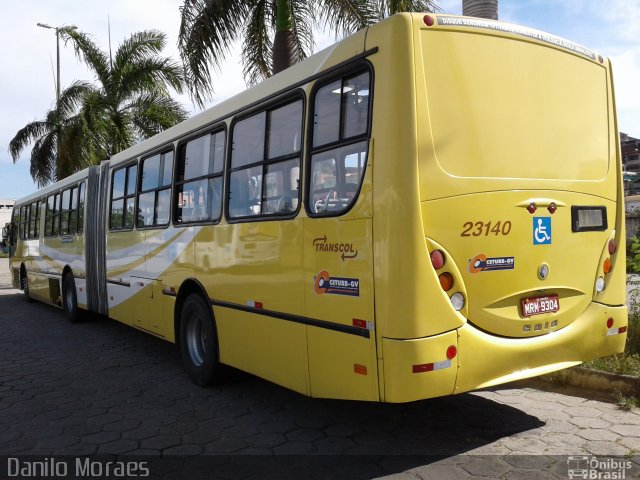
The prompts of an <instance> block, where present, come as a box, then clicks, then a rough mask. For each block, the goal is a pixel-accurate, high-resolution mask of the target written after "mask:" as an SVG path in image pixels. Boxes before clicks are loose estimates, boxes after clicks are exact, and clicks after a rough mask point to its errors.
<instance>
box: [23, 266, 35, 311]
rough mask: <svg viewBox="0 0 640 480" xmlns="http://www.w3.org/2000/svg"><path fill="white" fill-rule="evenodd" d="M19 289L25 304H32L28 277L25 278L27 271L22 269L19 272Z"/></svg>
mask: <svg viewBox="0 0 640 480" xmlns="http://www.w3.org/2000/svg"><path fill="white" fill-rule="evenodd" d="M20 288H21V289H22V292H23V293H24V298H25V299H26V300H27V302H29V303H31V302H33V298H31V296H30V295H29V277H28V276H27V270H26V269H25V268H24V267H23V268H22V270H20Z"/></svg>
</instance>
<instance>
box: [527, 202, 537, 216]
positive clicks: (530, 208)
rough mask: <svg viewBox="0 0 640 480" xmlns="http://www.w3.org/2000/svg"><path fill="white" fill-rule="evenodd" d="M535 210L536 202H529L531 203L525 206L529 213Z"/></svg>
mask: <svg viewBox="0 0 640 480" xmlns="http://www.w3.org/2000/svg"><path fill="white" fill-rule="evenodd" d="M536 210H537V208H536V204H535V203H533V202H531V203H530V204H529V206H528V207H527V212H529V213H531V214H533V213H536Z"/></svg>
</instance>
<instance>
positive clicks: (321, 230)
mask: <svg viewBox="0 0 640 480" xmlns="http://www.w3.org/2000/svg"><path fill="white" fill-rule="evenodd" d="M370 175H371V174H370V169H369V170H368V173H365V186H363V188H362V191H361V194H360V197H359V199H358V201H357V202H356V205H355V206H354V209H353V210H352V212H351V213H352V214H353V215H354V216H357V215H359V214H362V213H363V212H364V211H366V210H367V207H369V208H370ZM371 228H372V222H371V220H370V219H368V218H366V219H364V218H359V219H353V220H342V219H335V218H327V219H304V230H305V241H304V250H305V256H304V262H305V263H304V288H305V290H304V297H305V302H306V316H307V317H308V318H310V319H314V320H320V321H323V322H328V323H329V324H335V325H336V326H337V327H338V326H345V327H349V328H351V329H353V328H354V326H357V328H359V329H361V330H362V332H363V333H365V332H366V333H369V335H370V337H369V338H363V337H361V336H358V335H355V334H350V333H346V332H341V331H335V330H331V329H330V328H318V327H313V326H309V327H308V331H307V337H308V342H309V375H310V382H311V395H312V396H314V397H324V398H347V399H353V400H356V399H357V400H379V393H378V379H377V356H376V339H375V329H374V328H375V327H374V325H375V318H374V290H373V255H372V249H371Z"/></svg>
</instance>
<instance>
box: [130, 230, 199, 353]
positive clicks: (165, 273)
mask: <svg viewBox="0 0 640 480" xmlns="http://www.w3.org/2000/svg"><path fill="white" fill-rule="evenodd" d="M201 228H202V227H195V226H191V227H186V228H174V227H168V228H165V229H162V230H145V267H144V274H143V275H141V276H140V278H138V279H137V281H138V283H141V284H143V285H144V292H143V293H142V297H141V298H140V302H139V303H138V304H137V305H136V307H135V308H136V310H135V311H134V314H133V315H134V325H135V326H137V327H138V328H142V329H144V330H148V331H151V332H153V333H155V334H157V335H160V336H162V337H164V338H165V339H167V340H169V341H171V342H175V330H174V314H173V313H174V310H175V300H176V298H175V296H171V295H168V294H166V293H165V292H166V291H167V290H169V291H171V289H173V291H174V292H177V291H178V290H179V289H180V285H181V284H182V282H183V281H184V279H186V278H193V277H194V273H195V271H194V270H195V269H194V265H193V259H194V249H197V244H195V243H194V238H195V236H196V234H197V233H198V232H199V231H200V229H201Z"/></svg>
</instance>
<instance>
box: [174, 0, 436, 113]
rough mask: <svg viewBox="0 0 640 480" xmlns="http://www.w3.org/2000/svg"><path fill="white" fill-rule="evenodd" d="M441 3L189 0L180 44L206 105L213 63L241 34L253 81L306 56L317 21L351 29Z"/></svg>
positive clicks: (197, 95)
mask: <svg viewBox="0 0 640 480" xmlns="http://www.w3.org/2000/svg"><path fill="white" fill-rule="evenodd" d="M436 8H437V6H436V3H435V1H434V0H376V1H372V0H316V1H308V0H245V1H242V0H185V2H184V5H183V6H182V7H181V8H180V13H181V23H180V33H179V38H178V48H179V50H180V55H181V56H182V60H183V62H184V64H185V67H186V70H187V72H188V77H187V84H188V85H189V88H190V91H191V96H192V98H193V99H194V101H195V102H196V103H197V104H199V105H200V106H202V105H203V104H204V102H205V100H206V99H208V98H210V96H211V93H212V87H211V83H210V75H211V71H210V70H211V68H213V69H214V70H218V71H220V68H221V66H222V63H223V61H224V59H225V56H226V55H227V54H228V53H229V48H230V46H231V44H232V43H233V42H234V41H235V40H237V39H239V38H240V37H243V38H244V40H243V44H242V65H243V73H244V76H245V79H246V80H247V82H248V83H249V84H254V83H256V82H258V81H260V80H262V79H264V78H267V77H269V76H271V75H272V74H275V73H278V72H280V71H282V70H284V69H285V68H288V67H290V66H291V65H293V64H294V63H296V62H298V61H300V60H302V59H303V58H306V57H307V56H308V55H309V53H310V52H311V51H312V49H313V34H312V32H313V27H314V26H321V27H330V28H332V29H333V30H335V31H336V33H342V34H347V33H350V32H353V31H355V30H358V29H360V28H363V27H366V26H367V25H371V24H372V23H374V22H376V21H378V20H380V19H381V18H384V17H386V16H388V15H392V14H394V13H398V12H403V11H432V10H434V9H436ZM320 19H322V20H320Z"/></svg>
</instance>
